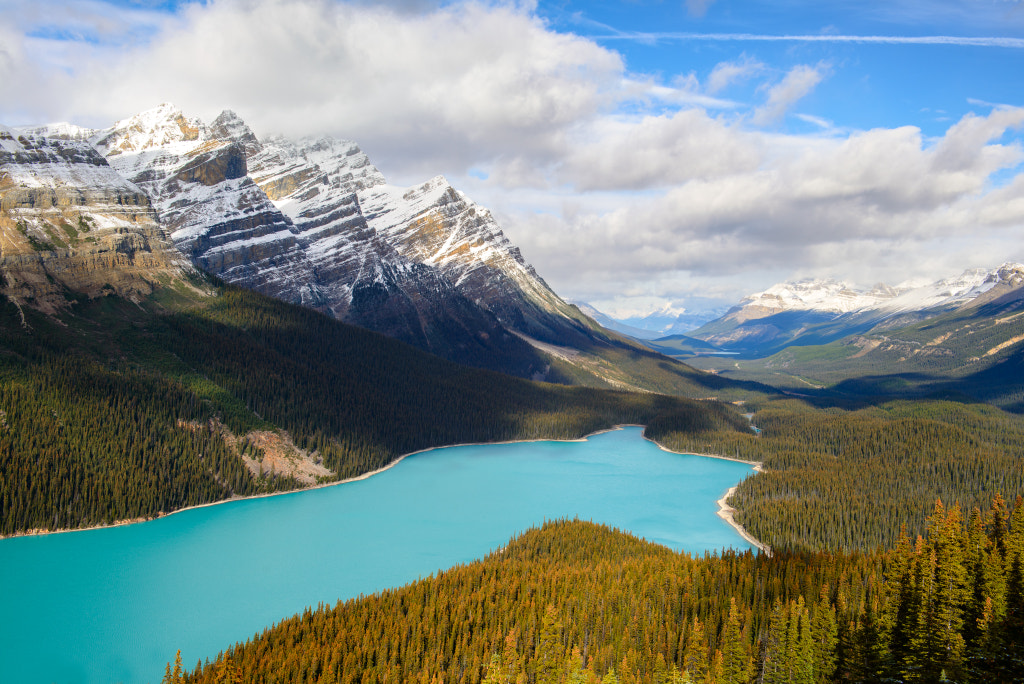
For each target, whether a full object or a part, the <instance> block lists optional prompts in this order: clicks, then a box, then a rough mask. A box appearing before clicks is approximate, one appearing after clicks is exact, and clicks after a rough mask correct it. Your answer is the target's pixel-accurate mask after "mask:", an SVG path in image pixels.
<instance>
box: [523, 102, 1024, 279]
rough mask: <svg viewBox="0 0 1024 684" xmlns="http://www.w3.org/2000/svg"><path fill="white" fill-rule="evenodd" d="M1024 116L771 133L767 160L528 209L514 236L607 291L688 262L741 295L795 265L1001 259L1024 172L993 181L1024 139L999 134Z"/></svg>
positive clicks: (1020, 215)
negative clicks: (825, 133) (578, 207)
mask: <svg viewBox="0 0 1024 684" xmlns="http://www.w3.org/2000/svg"><path fill="white" fill-rule="evenodd" d="M1022 122H1024V109H1021V108H1018V109H1013V110H996V111H994V112H992V113H991V114H989V115H988V116H985V117H979V116H974V115H968V116H966V117H964V118H963V119H962V120H961V121H959V122H958V123H957V124H955V125H953V126H952V127H950V129H949V130H948V131H947V133H946V135H945V136H943V137H942V138H941V139H939V140H938V141H934V142H928V141H925V140H924V139H923V137H922V135H921V133H920V131H919V130H918V129H917V128H914V127H904V128H898V129H878V130H872V131H865V132H861V133H857V134H854V135H851V136H849V137H848V138H845V139H817V138H798V137H793V136H761V139H760V144H761V146H762V148H763V150H764V154H763V156H762V158H761V162H762V163H761V164H760V165H759V166H758V167H757V168H747V169H743V168H739V167H737V168H735V169H732V170H731V171H726V172H724V173H722V174H720V175H714V174H712V175H709V176H708V177H706V178H699V179H696V178H695V179H692V180H688V181H683V182H680V183H678V184H676V185H674V186H673V187H671V188H670V189H668V190H666V191H665V192H662V193H659V194H657V195H655V196H646V195H642V196H634V197H633V198H632V199H631V200H630V201H629V202H627V203H624V204H623V205H620V206H619V207H618V208H615V209H611V210H608V211H605V212H602V213H589V214H585V213H577V214H576V215H574V216H573V217H572V218H571V219H566V220H565V221H564V222H563V221H560V220H559V218H558V217H557V216H554V215H545V216H543V217H537V216H532V217H531V216H523V215H520V216H519V217H518V220H517V222H516V227H517V230H516V234H515V235H514V237H515V238H516V239H518V240H519V241H520V242H521V243H523V251H524V254H527V255H528V256H530V257H531V258H533V259H534V260H535V262H536V265H537V266H538V268H539V269H540V270H541V272H542V273H545V274H546V277H547V278H548V280H549V282H552V283H553V284H555V286H556V287H560V288H562V291H565V292H566V294H569V295H571V296H574V297H577V298H586V297H588V296H589V297H591V298H593V299H611V298H613V297H615V296H616V295H620V294H621V292H622V288H623V284H624V283H638V282H648V283H650V282H654V281H656V280H657V279H658V277H659V276H664V275H665V274H670V273H679V272H685V273H688V274H690V275H691V276H692V277H694V278H711V279H721V278H723V276H724V277H727V278H731V279H732V283H733V289H732V292H733V294H734V297H735V299H738V298H739V297H740V296H742V295H743V294H745V293H747V292H749V291H752V289H756V288H752V287H751V285H750V283H753V282H758V280H760V283H761V284H762V285H764V286H767V285H770V284H771V283H772V282H775V281H776V280H778V279H780V272H779V271H780V268H781V269H783V270H784V271H785V275H784V276H782V277H791V276H792V275H794V274H797V273H801V274H806V275H831V276H839V277H842V278H845V279H850V280H854V281H861V282H862V283H864V284H868V285H870V284H873V283H875V282H878V281H888V282H900V281H902V280H906V279H907V278H908V277H912V276H921V277H925V278H937V277H940V276H948V275H952V274H955V273H958V272H959V271H960V270H962V269H963V268H965V267H967V266H969V265H997V264H999V263H1002V262H1003V261H1006V260H1008V259H1021V258H1022V257H1024V242H1021V241H1020V240H1021V238H1024V175H1019V176H1017V177H1016V178H1015V179H1014V180H1013V181H1011V182H1010V183H1008V184H1007V185H1005V186H1004V187H1002V188H999V189H996V190H993V189H991V187H990V185H989V184H990V178H991V176H992V174H993V173H995V172H997V171H999V170H1002V169H1014V168H1017V167H1018V165H1019V164H1020V163H1021V162H1022V161H1024V151H1022V150H1021V148H1020V146H1019V145H1003V144H1000V143H998V142H994V141H998V140H999V139H1000V137H1001V136H1002V135H1003V134H1004V133H1005V131H1006V130H1008V129H1009V128H1012V127H1014V126H1019V125H1021V123H1022ZM729 130H730V129H726V132H729ZM735 134H737V135H739V134H741V132H736V133H735ZM743 135H752V134H751V133H743ZM1008 245H1014V246H1013V247H1011V248H1010V249H1007V246H1008ZM972 260H973V261H972ZM936 269H940V270H938V271H936ZM941 269H945V270H941ZM647 294H650V293H647Z"/></svg>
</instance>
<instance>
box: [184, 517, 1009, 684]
mask: <svg viewBox="0 0 1024 684" xmlns="http://www.w3.org/2000/svg"><path fill="white" fill-rule="evenodd" d="M1022 554H1024V505H1022V502H1021V500H1020V499H1018V500H1017V503H1016V506H1015V507H1014V509H1013V513H1012V522H1011V521H1010V513H1009V511H1008V510H1007V508H1006V506H1005V504H1004V502H1003V501H1002V499H1000V498H997V499H995V500H994V501H993V502H992V503H991V505H990V506H989V507H988V510H987V512H986V513H985V514H984V515H982V514H980V513H979V512H977V511H975V512H973V513H972V514H971V515H970V516H969V525H968V526H965V521H964V517H963V514H962V513H961V511H960V510H959V509H958V508H955V507H953V508H948V509H947V508H946V507H944V506H942V505H941V504H937V505H936V506H935V508H934V509H933V513H932V515H931V516H930V517H929V519H928V535H927V537H926V538H923V539H918V540H917V541H916V542H910V541H909V540H907V539H906V538H903V539H901V540H900V542H899V544H898V545H897V546H896V548H895V549H894V550H892V551H890V552H888V553H884V554H883V553H878V552H876V553H872V554H867V555H865V554H826V553H794V552H783V553H779V554H776V555H775V556H774V557H767V556H765V555H763V554H759V555H757V556H754V555H752V554H750V553H749V552H748V553H744V554H736V553H734V552H726V553H724V554H722V555H721V556H711V557H705V558H703V559H700V558H691V557H690V556H688V555H686V554H677V553H673V552H671V551H669V550H668V549H665V548H664V547H661V546H657V545H654V544H650V543H646V542H642V541H640V540H637V539H636V538H634V537H632V536H630V535H627V534H624V533H620V532H617V531H611V530H609V529H607V528H604V527H600V526H596V525H593V524H589V523H582V522H559V523H549V524H546V525H545V526H544V527H543V528H542V529H539V530H538V529H535V530H531V531H528V532H526V533H525V534H523V535H522V536H520V537H518V538H516V539H513V540H512V541H511V542H509V544H508V546H507V547H506V548H504V549H502V550H499V551H497V552H495V553H493V554H491V555H490V556H488V557H487V558H486V559H484V560H482V561H478V562H476V563H472V564H470V565H468V566H462V567H456V568H453V569H451V570H448V571H446V572H443V573H440V574H439V575H438V576H437V577H431V578H428V579H425V580H421V581H419V582H416V583H414V584H412V585H409V586H407V587H403V588H401V589H394V590H388V591H384V592H381V593H380V594H376V595H374V596H370V597H365V598H360V599H357V600H351V601H348V602H346V603H339V604H338V605H337V606H336V607H334V608H330V607H326V606H320V607H318V608H317V609H315V610H306V611H305V612H304V613H303V614H302V615H301V616H296V617H294V618H291V619H289V620H285V621H283V622H282V623H281V624H279V625H277V626H275V627H273V628H271V629H268V630H267V631H265V632H264V633H263V634H262V635H257V636H256V637H254V638H253V639H252V640H251V641H249V642H248V643H245V644H239V645H237V646H235V647H233V648H231V649H229V650H228V651H226V652H225V653H223V654H221V656H220V657H219V658H218V659H217V661H216V662H214V663H208V664H198V665H197V666H196V669H195V670H194V671H193V672H191V673H189V672H182V671H181V670H180V669H179V668H174V669H172V668H171V666H170V665H168V670H167V672H166V676H165V680H164V681H165V682H174V683H177V682H232V681H234V682H252V683H256V682H327V681H330V682H398V681H413V682H451V683H453V684H455V683H464V684H475V683H477V682H487V683H489V684H490V683H495V684H497V683H502V684H505V683H509V684H510V683H512V682H524V683H529V684H547V683H548V682H598V681H600V682H603V683H605V684H610V683H611V682H651V683H656V684H660V683H662V682H694V683H695V684H710V683H711V682H714V683H716V684H736V683H741V682H742V683H745V682H753V681H757V682H768V683H773V684H774V683H776V682H807V683H813V682H830V681H836V680H844V681H845V680H849V681H882V680H886V679H889V680H891V681H907V682H937V681H960V682H992V681H1006V682H1009V681H1020V678H1021V677H1024V582H1022V575H1021V562H1022Z"/></svg>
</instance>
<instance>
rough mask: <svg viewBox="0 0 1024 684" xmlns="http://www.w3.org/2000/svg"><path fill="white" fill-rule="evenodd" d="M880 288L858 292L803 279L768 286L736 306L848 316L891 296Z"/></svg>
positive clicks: (843, 285)
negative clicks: (851, 312) (846, 314)
mask: <svg viewBox="0 0 1024 684" xmlns="http://www.w3.org/2000/svg"><path fill="white" fill-rule="evenodd" d="M884 288H885V286H884V285H881V286H875V288H874V289H872V290H871V291H870V292H858V291H857V290H855V289H854V288H853V287H852V286H851V285H850V284H849V283H846V282H842V281H838V280H834V279H832V278H814V279H805V280H799V281H796V282H786V283H778V284H776V285H772V286H771V287H769V288H768V289H767V290H765V291H763V292H757V293H755V294H752V295H750V296H749V297H747V298H745V299H744V300H743V301H742V302H741V303H740V305H741V306H743V307H760V308H764V309H769V310H773V311H793V310H796V311H822V312H832V313H848V312H850V311H857V310H860V309H865V308H870V307H872V306H874V305H877V304H878V303H879V302H880V301H882V300H883V299H884V298H887V297H889V296H891V295H889V294H888V291H887V290H886V289H884Z"/></svg>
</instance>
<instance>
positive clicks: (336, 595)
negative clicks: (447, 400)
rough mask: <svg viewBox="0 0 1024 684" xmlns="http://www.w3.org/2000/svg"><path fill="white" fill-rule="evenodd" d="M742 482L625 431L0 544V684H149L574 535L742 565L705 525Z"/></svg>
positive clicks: (465, 451) (730, 469)
mask: <svg viewBox="0 0 1024 684" xmlns="http://www.w3.org/2000/svg"><path fill="white" fill-rule="evenodd" d="M750 473H751V467H750V466H749V465H746V464H743V463H736V462H732V461H725V460H721V459H713V458H706V457H701V456H688V455H679V454H672V453H668V452H665V451H662V450H661V449H659V448H658V447H657V446H656V445H654V444H652V443H650V442H648V441H646V440H644V439H643V438H642V430H641V429H640V428H625V429H622V430H616V431H613V432H607V433H603V434H599V435H594V436H591V437H590V438H589V439H588V440H586V441H585V442H532V443H518V444H498V445H488V446H461V447H448V448H444V449H436V450H433V451H429V452H425V453H422V454H417V455H414V456H410V457H408V458H406V459H405V460H403V461H402V462H401V463H399V464H398V465H396V466H395V467H393V468H391V469H389V470H387V471H385V472H382V473H379V474H377V475H374V476H373V477H370V478H367V479H365V480H360V481H356V482H350V483H346V484H342V485H338V486H334V487H326V488H322V489H317V490H313V491H306V492H297V493H293V494H286V495H281V496H274V497H266V498H261V499H247V500H240V501H234V502H230V503H227V504H222V505H217V506H209V507H205V508H198V509H193V510H189V511H183V512H181V513H177V514H175V515H171V516H167V517H165V518H161V519H159V520H154V521H151V522H146V523H141V524H136V525H127V526H123V527H115V528H106V529H98V530H88V531H83V532H72V533H65V534H53V535H46V536H38V537H17V538H14V539H6V540H0V592H2V594H0V682H12V683H13V682H20V683H25V684H31V683H33V682H39V683H43V684H48V683H50V682H60V683H66V684H77V683H104V684H108V683H110V682H125V683H126V684H136V683H138V684H141V683H144V682H152V683H154V684H155V683H157V682H159V681H160V678H161V677H162V676H163V671H164V665H165V664H166V663H167V661H169V660H173V658H174V653H175V651H176V650H177V649H179V648H180V649H181V653H182V659H183V660H184V663H185V665H186V666H188V667H190V668H191V667H193V666H194V665H195V663H196V661H197V660H198V659H205V658H210V659H212V658H213V657H214V656H216V655H217V653H218V652H219V651H221V650H223V649H224V648H226V647H228V646H229V645H231V644H233V643H234V642H236V641H239V640H244V639H247V638H249V637H251V636H252V635H253V634H255V633H257V632H260V631H262V630H263V629H264V628H265V627H267V626H269V625H271V624H273V623H275V622H277V621H279V620H281V619H283V618H285V617H289V616H291V615H293V614H295V613H296V612H301V611H302V609H303V608H304V607H306V606H316V605H317V604H318V603H320V602H323V603H327V604H331V605H333V604H334V603H335V602H336V601H337V600H338V599H346V598H350V597H354V596H358V595H360V594H369V593H373V592H375V591H377V590H380V589H383V588H386V587H394V586H400V585H402V584H407V583H408V582H411V581H413V580H416V579H418V578H420V577H426V576H428V575H431V574H432V573H435V572H436V571H438V570H439V569H445V568H448V567H451V566H453V565H455V564H458V563H465V562H468V561H472V560H474V559H477V558H481V557H483V556H485V555H486V554H487V553H488V552H489V551H491V550H493V549H495V548H497V547H499V546H502V545H504V544H505V542H507V541H508V539H509V538H510V537H511V536H513V535H514V534H516V533H518V532H522V531H523V530H526V529H527V528H529V527H533V526H536V525H539V524H541V523H542V522H543V521H544V520H550V519H556V518H573V517H578V518H581V519H584V520H593V521H595V522H602V523H606V524H608V525H611V526H614V527H618V528H620V529H623V530H628V531H630V532H633V533H634V534H636V535H638V536H641V537H644V538H646V539H648V540H650V541H654V542H657V543H660V544H664V545H666V546H668V547H670V548H673V549H676V550H685V551H689V552H691V553H703V552H704V551H706V550H718V549H722V548H725V547H732V548H736V549H748V548H750V545H749V544H748V543H747V542H746V541H744V540H743V539H742V538H741V537H740V536H739V535H738V534H737V533H736V532H735V531H734V530H733V529H732V528H731V527H729V526H728V525H727V524H726V523H725V522H724V521H722V520H721V519H720V518H719V517H718V516H717V515H716V514H715V513H716V511H717V505H716V503H715V502H716V500H717V499H719V498H720V497H721V496H722V494H723V493H724V492H725V491H726V490H727V489H728V488H729V487H732V486H734V485H735V484H737V483H738V482H739V481H740V480H742V479H744V478H745V477H746V476H747V475H749V474H750Z"/></svg>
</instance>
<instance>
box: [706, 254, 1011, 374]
mask: <svg viewBox="0 0 1024 684" xmlns="http://www.w3.org/2000/svg"><path fill="white" fill-rule="evenodd" d="M1021 286H1024V265H1022V264H1015V263H1006V264H1003V265H1002V266H1000V267H998V268H994V269H980V268H979V269H970V270H967V271H964V272H963V273H962V274H960V275H958V276H955V277H952V278H945V279H942V280H938V281H935V282H932V283H922V282H905V283H901V284H899V285H896V286H888V285H885V284H878V285H875V286H874V287H872V288H870V289H861V290H858V289H856V288H854V287H853V286H851V285H849V284H848V283H845V282H841V281H836V280H832V279H816V280H801V281H797V282H791V283H780V284H778V285H773V286H772V287H770V288H768V289H767V290H765V291H763V292H757V293H755V294H752V295H750V296H749V297H745V298H744V299H743V300H742V301H741V302H740V303H739V305H737V306H735V307H733V308H732V309H730V310H729V311H728V312H727V313H726V314H725V315H724V316H722V317H721V318H719V319H717V320H715V321H711V322H710V323H707V324H706V325H704V326H702V327H701V328H700V329H698V330H696V331H694V332H693V333H692V334H693V336H694V337H697V338H699V339H702V340H705V341H707V342H710V343H712V344H715V345H716V346H719V347H722V348H726V349H730V350H737V351H744V352H749V353H756V354H767V353H772V352H774V351H777V350H778V349H780V348H782V347H784V346H788V345H790V344H797V343H799V344H822V343H825V342H829V341H832V340H835V339H839V338H841V337H844V336H846V335H849V334H854V333H861V332H864V331H866V330H869V329H871V328H874V327H876V326H886V325H898V324H905V323H907V322H908V321H911V320H915V319H922V318H927V317H929V316H934V315H937V314H939V313H942V312H945V311H949V310H953V309H957V308H960V307H967V306H977V305H980V304H983V303H985V302H987V301H991V300H995V299H998V298H999V297H1003V296H1004V295H1006V294H1007V293H1009V292H1012V291H1014V290H1017V289H1018V288H1021Z"/></svg>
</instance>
